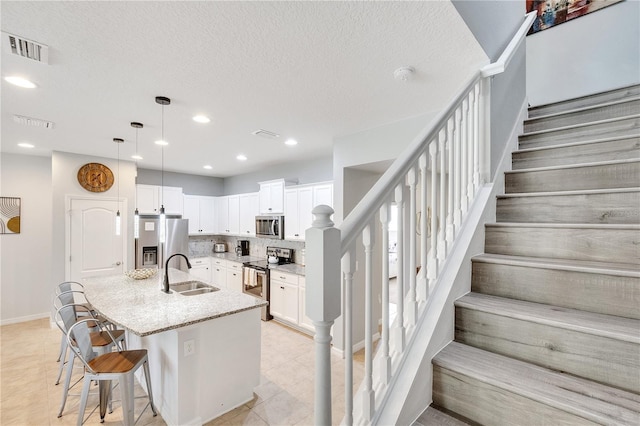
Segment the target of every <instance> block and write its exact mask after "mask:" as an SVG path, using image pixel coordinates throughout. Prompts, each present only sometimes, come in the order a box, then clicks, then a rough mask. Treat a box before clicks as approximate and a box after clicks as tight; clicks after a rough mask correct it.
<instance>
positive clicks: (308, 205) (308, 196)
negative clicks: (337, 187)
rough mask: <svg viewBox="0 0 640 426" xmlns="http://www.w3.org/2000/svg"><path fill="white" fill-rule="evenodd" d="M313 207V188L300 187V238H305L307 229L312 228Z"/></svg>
mask: <svg viewBox="0 0 640 426" xmlns="http://www.w3.org/2000/svg"><path fill="white" fill-rule="evenodd" d="M313 207H314V205H313V188H311V187H308V188H300V189H298V228H299V229H298V234H299V236H298V238H300V239H304V234H305V232H306V230H307V229H309V228H311V223H312V222H313V215H312V214H311V210H313Z"/></svg>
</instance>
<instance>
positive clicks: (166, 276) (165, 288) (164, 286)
mask: <svg viewBox="0 0 640 426" xmlns="http://www.w3.org/2000/svg"><path fill="white" fill-rule="evenodd" d="M173 256H182V257H184V260H186V261H187V267H188V268H189V269H191V262H189V258H188V257H187V256H185V255H184V254H182V253H175V254H172V255H171V256H169V257H168V258H167V261H166V262H164V281H163V282H162V291H164V292H165V293H169V261H170V260H171V258H172V257H173Z"/></svg>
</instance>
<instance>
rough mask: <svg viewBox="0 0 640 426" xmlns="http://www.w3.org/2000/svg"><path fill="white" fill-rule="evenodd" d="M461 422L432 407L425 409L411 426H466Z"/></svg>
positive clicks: (466, 424)
mask: <svg viewBox="0 0 640 426" xmlns="http://www.w3.org/2000/svg"><path fill="white" fill-rule="evenodd" d="M468 425H469V424H468V423H465V422H463V421H461V420H458V419H456V418H455V417H452V416H450V415H448V414H447V413H444V412H442V411H440V410H439V409H437V408H435V407H434V406H433V405H430V406H428V407H427V409H426V410H424V412H423V413H422V414H421V415H420V417H418V419H417V420H416V422H415V423H414V424H413V425H412V426H468Z"/></svg>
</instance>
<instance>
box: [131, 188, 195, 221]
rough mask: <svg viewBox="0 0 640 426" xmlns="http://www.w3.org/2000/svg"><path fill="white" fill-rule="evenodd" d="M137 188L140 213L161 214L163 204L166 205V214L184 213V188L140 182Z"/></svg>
mask: <svg viewBox="0 0 640 426" xmlns="http://www.w3.org/2000/svg"><path fill="white" fill-rule="evenodd" d="M136 189H137V192H138V194H137V197H138V200H137V207H138V212H139V213H140V214H160V206H161V205H164V212H165V214H175V215H182V214H183V205H182V202H183V199H182V188H178V187H173V186H165V187H161V186H158V185H142V184H140V185H136Z"/></svg>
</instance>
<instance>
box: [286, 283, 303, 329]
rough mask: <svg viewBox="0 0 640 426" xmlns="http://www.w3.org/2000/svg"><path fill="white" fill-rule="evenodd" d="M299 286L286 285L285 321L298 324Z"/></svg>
mask: <svg viewBox="0 0 640 426" xmlns="http://www.w3.org/2000/svg"><path fill="white" fill-rule="evenodd" d="M298 303H299V300H298V286H297V285H289V284H284V312H283V315H284V319H285V320H287V321H289V322H291V323H293V324H298Z"/></svg>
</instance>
